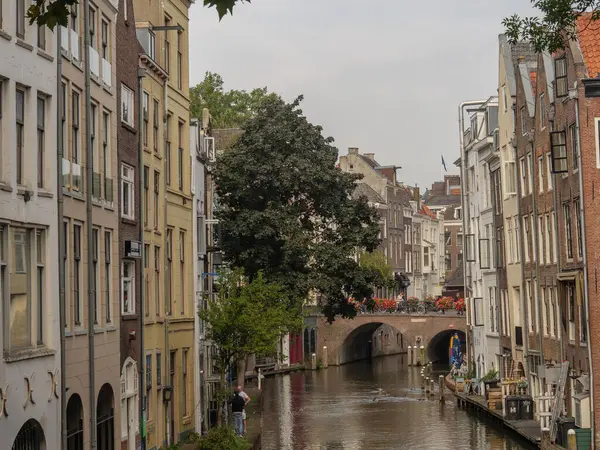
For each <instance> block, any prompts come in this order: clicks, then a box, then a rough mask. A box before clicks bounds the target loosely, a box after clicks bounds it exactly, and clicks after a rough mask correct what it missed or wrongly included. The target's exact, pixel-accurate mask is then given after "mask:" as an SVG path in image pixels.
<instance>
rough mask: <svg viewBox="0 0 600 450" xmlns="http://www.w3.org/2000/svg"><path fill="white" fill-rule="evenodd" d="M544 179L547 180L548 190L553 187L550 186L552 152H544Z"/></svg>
mask: <svg viewBox="0 0 600 450" xmlns="http://www.w3.org/2000/svg"><path fill="white" fill-rule="evenodd" d="M546 180H547V181H548V191H551V190H552V189H553V187H552V154H551V152H546Z"/></svg>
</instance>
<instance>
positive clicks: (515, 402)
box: [504, 395, 521, 420]
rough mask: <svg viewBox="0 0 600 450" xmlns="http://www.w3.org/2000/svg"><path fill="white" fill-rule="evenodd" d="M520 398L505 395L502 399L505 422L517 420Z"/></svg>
mask: <svg viewBox="0 0 600 450" xmlns="http://www.w3.org/2000/svg"><path fill="white" fill-rule="evenodd" d="M520 400H521V399H520V398H519V397H517V396H515V395H507V396H506V398H505V399H504V402H505V406H504V411H505V415H504V418H505V419H506V420H519V403H520Z"/></svg>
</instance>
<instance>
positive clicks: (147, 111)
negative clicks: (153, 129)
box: [142, 92, 150, 147]
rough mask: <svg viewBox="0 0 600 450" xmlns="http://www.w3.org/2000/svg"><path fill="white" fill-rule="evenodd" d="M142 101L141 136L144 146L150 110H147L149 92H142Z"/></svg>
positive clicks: (146, 141) (145, 145)
mask: <svg viewBox="0 0 600 450" xmlns="http://www.w3.org/2000/svg"><path fill="white" fill-rule="evenodd" d="M143 102H144V104H143V115H144V124H143V129H142V136H143V139H144V147H148V131H149V127H148V123H149V121H150V112H149V108H150V94H148V93H147V92H144V97H143Z"/></svg>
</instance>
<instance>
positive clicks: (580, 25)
mask: <svg viewBox="0 0 600 450" xmlns="http://www.w3.org/2000/svg"><path fill="white" fill-rule="evenodd" d="M591 19H592V13H585V14H582V15H581V16H580V17H579V18H578V19H577V36H578V40H579V48H581V53H582V54H583V60H584V61H585V66H586V68H587V73H588V77H590V78H598V75H599V74H600V22H598V21H592V20H591Z"/></svg>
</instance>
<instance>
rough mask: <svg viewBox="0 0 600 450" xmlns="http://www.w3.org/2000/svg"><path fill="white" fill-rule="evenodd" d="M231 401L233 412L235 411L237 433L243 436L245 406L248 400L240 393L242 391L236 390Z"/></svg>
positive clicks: (234, 419) (234, 425) (234, 423)
mask: <svg viewBox="0 0 600 450" xmlns="http://www.w3.org/2000/svg"><path fill="white" fill-rule="evenodd" d="M229 403H231V412H232V413H233V427H234V429H235V434H236V435H237V436H240V437H241V436H243V435H244V406H246V401H245V400H244V397H242V396H241V395H240V391H239V390H236V391H235V392H234V393H233V397H232V398H231V400H230V401H229Z"/></svg>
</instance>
